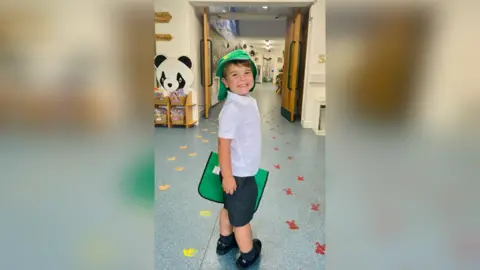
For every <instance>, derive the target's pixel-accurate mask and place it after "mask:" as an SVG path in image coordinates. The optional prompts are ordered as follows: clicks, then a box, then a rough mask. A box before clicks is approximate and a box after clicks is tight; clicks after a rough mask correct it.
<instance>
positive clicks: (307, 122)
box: [301, 120, 315, 129]
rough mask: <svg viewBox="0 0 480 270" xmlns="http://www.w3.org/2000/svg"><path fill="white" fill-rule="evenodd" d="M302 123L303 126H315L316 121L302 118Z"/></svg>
mask: <svg viewBox="0 0 480 270" xmlns="http://www.w3.org/2000/svg"><path fill="white" fill-rule="evenodd" d="M301 124H302V127H303V128H312V129H313V128H315V123H314V122H313V121H310V120H302V121H301Z"/></svg>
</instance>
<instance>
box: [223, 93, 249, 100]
mask: <svg viewBox="0 0 480 270" xmlns="http://www.w3.org/2000/svg"><path fill="white" fill-rule="evenodd" d="M227 99H229V100H234V101H239V102H248V101H250V95H247V96H241V95H238V94H235V93H233V92H232V91H228V94H227Z"/></svg>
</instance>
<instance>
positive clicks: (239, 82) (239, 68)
mask: <svg viewBox="0 0 480 270" xmlns="http://www.w3.org/2000/svg"><path fill="white" fill-rule="evenodd" d="M222 82H223V83H224V84H225V86H226V87H227V88H229V89H230V91H232V92H233V93H235V94H237V95H242V96H246V95H248V92H250V89H252V87H253V83H254V82H253V72H252V68H251V66H250V63H248V64H243V63H242V64H230V65H228V66H227V67H226V69H225V76H224V78H222Z"/></svg>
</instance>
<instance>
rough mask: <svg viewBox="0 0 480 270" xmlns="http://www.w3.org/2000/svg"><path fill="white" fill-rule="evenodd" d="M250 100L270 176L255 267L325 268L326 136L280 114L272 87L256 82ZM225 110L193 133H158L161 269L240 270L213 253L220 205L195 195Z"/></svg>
mask: <svg viewBox="0 0 480 270" xmlns="http://www.w3.org/2000/svg"><path fill="white" fill-rule="evenodd" d="M252 95H253V96H254V97H255V98H256V99H257V101H258V105H259V110H260V114H261V117H262V161H261V167H262V168H263V169H266V170H268V171H270V175H269V179H268V182H267V186H266V188H265V192H264V195H263V198H262V201H261V203H260V206H259V209H258V211H257V213H256V215H255V216H254V219H253V221H252V228H253V233H254V237H256V238H259V239H260V240H261V241H262V243H263V248H262V257H261V259H260V262H259V263H257V265H256V266H255V267H253V268H252V269H272V270H274V269H295V270H297V269H304V270H308V269H324V267H323V264H324V261H325V247H324V246H323V244H324V242H325V235H324V231H323V227H324V222H325V217H324V209H325V205H324V200H325V198H324V194H325V191H324V181H325V176H324V175H325V147H324V144H325V137H320V136H316V135H315V134H314V133H313V132H312V130H310V129H303V128H302V127H301V126H300V123H299V122H296V123H293V124H292V123H289V122H288V121H287V120H285V119H284V118H283V117H281V116H280V97H279V95H275V88H274V86H273V85H272V84H269V83H267V84H258V85H257V88H256V90H255V91H254V92H253V94H252ZM221 106H222V105H221V104H220V105H218V106H216V107H214V108H213V110H212V112H213V113H212V115H211V117H210V119H208V120H206V119H202V120H201V121H200V124H199V125H198V126H197V127H194V128H192V129H184V128H172V129H165V128H157V129H155V142H154V143H155V162H156V164H155V166H156V167H155V173H156V176H155V179H156V187H157V188H156V190H157V191H156V195H155V221H156V225H155V226H156V233H155V244H156V269H157V270H164V269H174V270H181V269H204V270H214V269H219V270H220V269H222V270H223V269H236V267H235V258H236V257H237V256H238V252H237V250H233V251H231V252H230V253H229V254H227V255H225V256H222V257H219V256H217V254H216V252H215V248H216V241H217V239H218V236H219V231H218V212H219V210H220V208H221V205H220V204H217V203H213V202H210V201H207V200H205V199H203V198H201V197H200V195H199V194H198V192H197V187H198V183H199V181H200V177H201V175H202V172H203V169H204V166H205V163H206V161H207V158H208V156H209V153H210V151H216V148H217V134H216V132H217V130H218V122H217V119H218V114H219V112H220V109H221Z"/></svg>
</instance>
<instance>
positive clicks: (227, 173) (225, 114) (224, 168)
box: [218, 105, 239, 178]
mask: <svg viewBox="0 0 480 270" xmlns="http://www.w3.org/2000/svg"><path fill="white" fill-rule="evenodd" d="M238 117H239V113H238V110H237V109H236V108H235V107H233V106H228V105H224V107H223V108H222V111H221V112H220V115H219V119H218V161H219V163H220V171H221V173H222V176H223V178H230V177H232V157H231V150H230V149H231V148H230V147H231V143H232V140H234V139H235V137H236V135H237V134H236V133H237V132H236V131H237V123H238V120H237V119H238Z"/></svg>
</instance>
